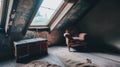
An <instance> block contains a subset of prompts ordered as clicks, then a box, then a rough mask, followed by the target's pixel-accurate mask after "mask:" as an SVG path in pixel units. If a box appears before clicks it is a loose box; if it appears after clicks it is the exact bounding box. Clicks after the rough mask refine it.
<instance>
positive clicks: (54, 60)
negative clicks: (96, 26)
mask: <svg viewBox="0 0 120 67" xmlns="http://www.w3.org/2000/svg"><path fill="white" fill-rule="evenodd" d="M48 51H49V55H48V56H46V57H43V58H41V59H38V60H39V61H46V62H49V63H51V64H56V65H60V66H62V67H69V66H66V64H65V63H64V62H63V60H62V59H61V58H60V56H63V57H64V58H67V59H69V60H75V61H80V62H86V59H90V60H91V61H92V63H94V64H96V65H97V66H98V67H120V55H118V54H117V55H116V54H109V53H96V52H89V53H85V52H75V50H73V49H72V51H73V52H69V51H68V49H67V47H66V46H54V47H49V48H48ZM22 65H24V64H21V63H16V62H15V59H13V60H8V61H5V62H1V63H0V67H22Z"/></svg>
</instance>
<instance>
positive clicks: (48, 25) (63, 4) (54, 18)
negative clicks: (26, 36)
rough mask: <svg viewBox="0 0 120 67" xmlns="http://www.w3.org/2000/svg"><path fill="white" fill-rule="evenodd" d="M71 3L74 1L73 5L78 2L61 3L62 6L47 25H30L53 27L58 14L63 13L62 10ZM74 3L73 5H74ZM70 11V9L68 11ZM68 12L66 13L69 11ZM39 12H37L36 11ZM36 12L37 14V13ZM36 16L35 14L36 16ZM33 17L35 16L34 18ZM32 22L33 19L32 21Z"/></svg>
mask: <svg viewBox="0 0 120 67" xmlns="http://www.w3.org/2000/svg"><path fill="white" fill-rule="evenodd" d="M69 3H72V4H73V5H74V4H75V3H76V1H73V0H72V1H64V2H63V3H62V4H61V6H60V8H59V9H58V10H57V11H56V13H55V14H54V16H52V18H51V19H50V20H49V21H48V24H47V25H30V26H29V27H50V28H51V26H52V24H53V23H54V21H55V20H56V18H58V16H59V15H60V14H61V12H62V11H63V9H64V8H65V7H66V6H67V5H68V4H69ZM73 5H72V6H73ZM72 6H70V7H69V8H71V7H72ZM67 12H68V11H67ZM67 12H66V13H67ZM36 13H37V12H36ZM36 13H35V14H36ZM64 16H65V14H64ZM64 16H62V18H60V19H63V17H64ZM34 17H35V16H34ZM34 17H33V18H34ZM33 18H32V20H33ZM60 21H61V20H59V21H58V22H57V24H58V23H59V22H60ZM31 23H32V21H31ZM55 27H56V26H55Z"/></svg>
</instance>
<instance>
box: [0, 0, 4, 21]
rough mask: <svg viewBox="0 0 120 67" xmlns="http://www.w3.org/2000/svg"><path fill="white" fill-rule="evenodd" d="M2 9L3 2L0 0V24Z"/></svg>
mask: <svg viewBox="0 0 120 67" xmlns="http://www.w3.org/2000/svg"><path fill="white" fill-rule="evenodd" d="M2 7H3V0H0V23H1V16H2Z"/></svg>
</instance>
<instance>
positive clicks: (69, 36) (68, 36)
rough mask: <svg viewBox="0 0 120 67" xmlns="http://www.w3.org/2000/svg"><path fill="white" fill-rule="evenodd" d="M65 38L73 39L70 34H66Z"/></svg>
mask: <svg viewBox="0 0 120 67" xmlns="http://www.w3.org/2000/svg"><path fill="white" fill-rule="evenodd" d="M64 37H66V38H68V39H73V38H72V36H71V35H70V34H69V33H64Z"/></svg>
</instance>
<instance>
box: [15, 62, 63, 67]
mask: <svg viewBox="0 0 120 67" xmlns="http://www.w3.org/2000/svg"><path fill="white" fill-rule="evenodd" d="M17 67H18V66H17ZM20 67H61V66H58V65H56V64H49V63H48V62H43V61H32V62H30V63H28V64H24V65H21V66H20Z"/></svg>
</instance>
